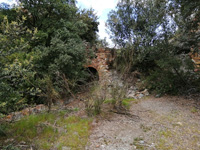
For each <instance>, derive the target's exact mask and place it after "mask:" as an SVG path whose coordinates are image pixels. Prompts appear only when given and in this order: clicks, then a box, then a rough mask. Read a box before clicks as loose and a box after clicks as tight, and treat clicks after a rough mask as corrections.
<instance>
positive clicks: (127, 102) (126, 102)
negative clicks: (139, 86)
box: [122, 98, 138, 109]
mask: <svg viewBox="0 0 200 150" xmlns="http://www.w3.org/2000/svg"><path fill="white" fill-rule="evenodd" d="M131 103H138V101H137V100H136V99H133V98H127V99H123V100H122V105H123V106H124V107H126V108H127V109H130V105H131Z"/></svg>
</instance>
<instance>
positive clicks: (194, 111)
mask: <svg viewBox="0 0 200 150" xmlns="http://www.w3.org/2000/svg"><path fill="white" fill-rule="evenodd" d="M190 111H191V113H197V112H198V109H196V108H195V107H193V108H192V109H191V110H190Z"/></svg>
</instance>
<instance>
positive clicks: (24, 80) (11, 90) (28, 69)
mask: <svg viewBox="0 0 200 150" xmlns="http://www.w3.org/2000/svg"><path fill="white" fill-rule="evenodd" d="M24 21H25V18H22V20H19V22H13V21H12V22H11V23H9V22H8V19H7V17H5V18H4V21H3V22H2V24H1V29H2V30H3V32H2V33H0V37H1V39H0V51H1V54H0V58H1V59H0V70H1V72H0V82H1V84H0V97H1V98H0V108H1V113H8V112H11V111H16V110H18V109H21V108H23V107H24V106H25V105H26V104H27V103H28V99H29V103H30V102H31V98H33V97H34V96H36V95H37V93H39V92H40V91H39V89H37V88H36V87H33V85H32V83H33V82H34V78H35V74H36V72H34V71H33V70H32V68H33V64H32V60H33V56H32V55H34V53H27V51H28V49H29V41H28V39H30V40H31V39H33V38H34V32H36V31H34V32H32V31H30V30H28V29H26V28H24V27H23V22H24Z"/></svg>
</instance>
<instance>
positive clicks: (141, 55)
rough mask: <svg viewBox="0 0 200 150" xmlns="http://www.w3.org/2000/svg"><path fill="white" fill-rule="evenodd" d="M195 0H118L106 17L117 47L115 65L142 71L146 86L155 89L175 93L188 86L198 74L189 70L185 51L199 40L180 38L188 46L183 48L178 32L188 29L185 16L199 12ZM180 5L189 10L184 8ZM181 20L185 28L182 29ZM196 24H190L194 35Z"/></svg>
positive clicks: (126, 71)
mask: <svg viewBox="0 0 200 150" xmlns="http://www.w3.org/2000/svg"><path fill="white" fill-rule="evenodd" d="M197 3H198V2H197V1H195V2H194V3H191V4H189V3H184V2H182V1H158V0H145V1H139V0H136V1H131V0H122V1H120V2H119V3H118V5H117V7H116V9H115V10H112V11H111V12H110V13H109V17H108V20H107V24H108V29H109V31H110V34H111V38H112V39H113V41H114V42H115V43H116V44H117V45H118V46H119V48H120V49H119V50H117V58H116V60H115V67H116V68H117V69H118V70H120V71H123V72H125V73H129V72H132V71H134V70H138V71H140V72H142V73H143V75H144V76H145V78H146V86H147V87H149V88H150V89H153V90H156V91H157V92H159V93H173V94H175V93H178V92H180V91H181V90H182V91H185V89H187V88H191V87H192V86H191V84H190V83H191V82H192V83H194V82H195V81H197V80H196V79H197V78H199V76H198V75H197V74H196V75H195V74H194V73H193V72H192V70H193V66H192V65H191V64H192V62H191V60H190V59H188V58H187V56H186V53H188V52H190V48H193V47H195V44H196V45H197V44H198V43H199V42H198V40H195V41H193V44H192V43H189V41H188V40H186V39H187V38H188V37H187V38H185V41H184V42H185V43H188V44H189V46H188V47H185V48H183V45H184V44H183V43H182V42H181V38H182V37H183V36H182V33H184V34H186V32H187V33H189V32H190V33H191V30H189V28H187V27H186V26H187V25H189V24H190V23H189V21H188V20H187V19H186V18H187V17H189V18H190V19H189V20H190V21H191V15H194V16H196V14H198V13H199V6H195V4H197ZM186 4H188V5H190V6H185V5H186ZM184 6H185V8H187V7H188V8H190V9H192V10H193V11H191V12H188V11H187V10H184V9H183V7H184ZM182 9H183V10H182ZM186 12H188V13H189V14H187V13H186ZM185 15H186V16H187V17H186V16H185ZM185 17H186V18H185ZM184 18H185V19H184ZM194 18H195V17H194ZM194 18H193V19H194ZM182 22H184V24H182V25H185V27H184V31H186V32H183V28H182V26H181V23H182ZM193 23H194V22H193ZM186 28H187V29H186ZM197 28H198V27H196V28H193V29H192V30H193V31H195V32H193V31H192V32H193V33H195V35H196V36H197V37H198V32H197ZM190 29H191V28H190ZM194 43H195V44H194ZM180 45H181V46H180ZM183 56H184V57H183ZM197 86H199V85H197Z"/></svg>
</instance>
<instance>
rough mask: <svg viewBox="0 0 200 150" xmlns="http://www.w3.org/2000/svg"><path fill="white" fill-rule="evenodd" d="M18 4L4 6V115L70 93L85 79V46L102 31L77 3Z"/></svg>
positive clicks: (0, 15)
mask: <svg viewBox="0 0 200 150" xmlns="http://www.w3.org/2000/svg"><path fill="white" fill-rule="evenodd" d="M19 2H20V5H19V6H18V7H15V8H11V7H10V6H7V5H6V4H4V5H3V4H2V5H0V23H1V26H0V83H1V84H0V97H1V98H0V112H1V113H9V112H11V111H17V110H20V109H22V108H23V107H25V106H27V105H29V104H34V103H45V101H44V99H46V103H47V104H48V106H50V105H51V103H52V102H53V101H54V100H55V99H58V98H60V95H64V96H66V95H68V93H70V94H72V92H71V88H73V89H77V88H76V82H77V81H78V80H84V77H85V74H86V73H85V71H84V63H85V62H86V58H85V56H86V55H85V49H86V45H85V41H86V42H90V41H91V43H92V44H94V43H95V42H96V32H97V31H98V28H97V26H98V22H97V17H96V14H95V13H94V10H92V9H91V10H83V11H81V10H79V9H78V8H77V7H76V6H75V1H74V0H64V1H61V0H50V1H45V0H42V1H36V0H33V1H28V0H20V1H19ZM13 12H15V13H13ZM6 15H7V16H6ZM61 76H66V79H67V80H64V79H63V78H62V77H61ZM66 81H67V82H66ZM69 83H72V84H69ZM68 84H69V85H68ZM73 89H72V90H73ZM63 93H67V94H63Z"/></svg>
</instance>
